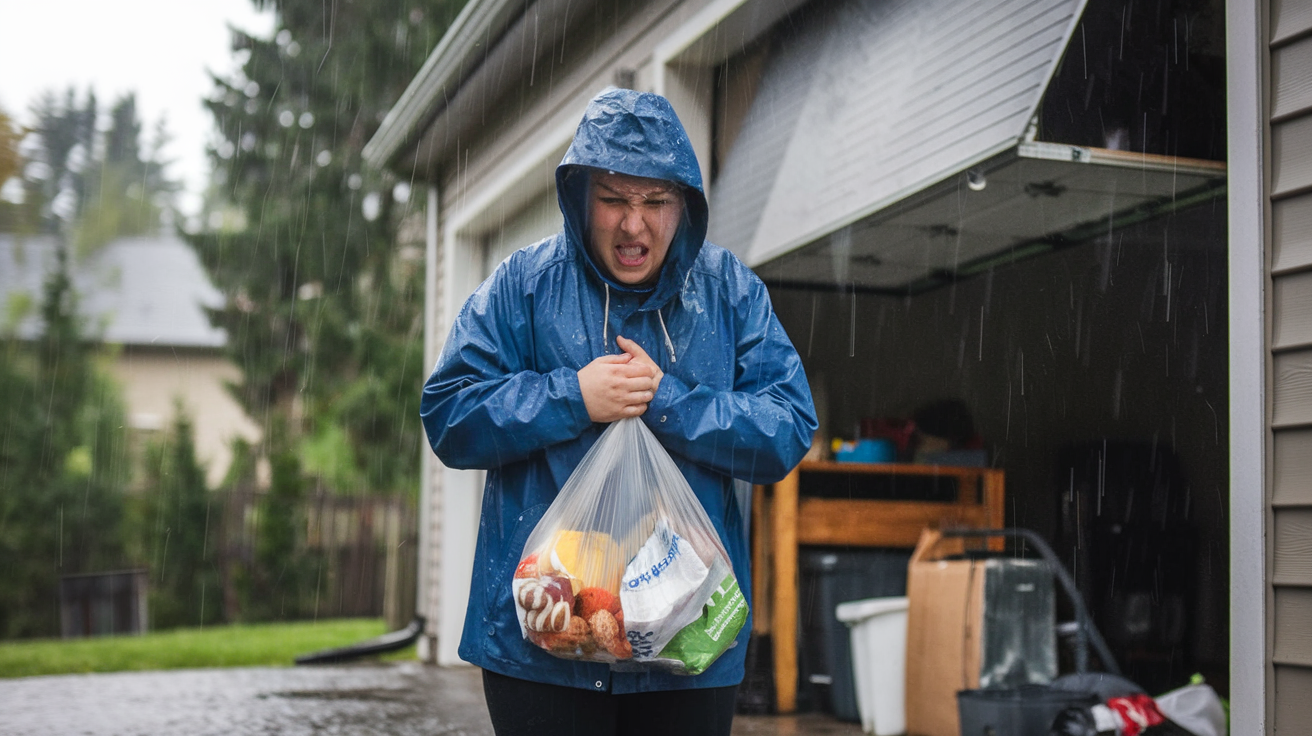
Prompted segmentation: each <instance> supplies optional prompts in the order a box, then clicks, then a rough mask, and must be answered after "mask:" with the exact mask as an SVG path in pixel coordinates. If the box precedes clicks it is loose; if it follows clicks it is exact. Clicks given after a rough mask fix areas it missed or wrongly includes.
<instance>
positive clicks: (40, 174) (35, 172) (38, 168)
mask: <svg viewBox="0 0 1312 736" xmlns="http://www.w3.org/2000/svg"><path fill="white" fill-rule="evenodd" d="M50 172H51V169H50V165H49V164H47V163H46V162H44V161H33V162H32V163H30V164H28V165H27V169H26V170H25V173H26V174H27V178H29V179H36V180H37V181H45V180H46V179H49V178H50Z"/></svg>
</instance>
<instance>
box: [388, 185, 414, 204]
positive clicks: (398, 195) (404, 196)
mask: <svg viewBox="0 0 1312 736" xmlns="http://www.w3.org/2000/svg"><path fill="white" fill-rule="evenodd" d="M392 199H395V200H396V201H398V202H400V203H402V204H404V203H406V202H409V201H410V185H409V184H407V183H406V182H403V181H402V182H397V184H396V186H394V187H392Z"/></svg>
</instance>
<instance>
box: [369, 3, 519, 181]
mask: <svg viewBox="0 0 1312 736" xmlns="http://www.w3.org/2000/svg"><path fill="white" fill-rule="evenodd" d="M526 5H527V2H526V0H469V2H468V3H467V4H466V5H465V7H464V9H463V10H461V11H460V14H459V15H457V16H456V19H455V20H454V21H453V22H452V23H451V27H450V28H448V29H447V31H446V33H445V34H444V35H443V36H442V40H440V41H438V43H437V47H436V48H434V49H433V53H431V54H429V55H428V59H427V60H426V61H425V62H424V65H423V67H421V68H420V70H419V73H418V74H416V75H415V77H414V79H412V80H410V84H409V85H408V86H407V87H406V89H405V92H403V93H402V94H401V98H400V99H398V100H397V101H396V104H395V105H393V106H392V109H390V110H388V112H387V116H386V117H385V118H383V122H382V125H380V126H379V128H378V130H377V132H375V133H374V135H373V137H372V138H370V139H369V142H368V143H366V144H365V147H364V151H363V156H364V160H365V163H366V164H367V165H369V166H371V167H374V168H380V169H381V168H387V167H389V166H391V165H392V164H393V163H394V162H395V161H396V159H397V157H399V156H400V155H401V153H402V152H403V150H404V149H405V148H407V147H408V146H412V145H414V144H415V141H416V140H417V139H418V137H419V136H420V135H421V134H422V133H423V130H424V128H425V127H426V126H427V125H428V123H429V122H430V121H431V120H432V119H433V118H434V117H435V116H436V115H437V114H438V113H439V112H440V111H441V110H442V108H443V107H445V106H446V102H447V100H449V99H450V98H451V95H452V93H454V91H455V88H456V87H458V86H459V84H460V83H461V81H462V80H463V79H464V78H465V77H466V76H467V75H468V74H469V73H470V72H472V71H473V69H474V68H475V67H477V66H478V64H477V63H473V64H471V63H470V62H471V61H475V57H476V55H478V54H480V53H486V52H487V50H488V46H489V45H490V43H491V42H493V41H495V39H496V38H498V37H499V36H500V34H501V32H502V31H504V30H505V29H506V27H507V26H509V25H510V23H511V22H512V21H513V20H514V19H515V18H516V17H518V16H519V15H520V14H521V13H522V12H523V10H524V8H525V7H526Z"/></svg>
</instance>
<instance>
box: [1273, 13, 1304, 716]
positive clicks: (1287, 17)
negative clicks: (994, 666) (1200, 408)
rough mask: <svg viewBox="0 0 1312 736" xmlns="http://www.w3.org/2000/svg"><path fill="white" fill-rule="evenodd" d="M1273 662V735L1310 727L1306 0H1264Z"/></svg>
mask: <svg viewBox="0 0 1312 736" xmlns="http://www.w3.org/2000/svg"><path fill="white" fill-rule="evenodd" d="M1269 19H1270V28H1271V42H1270V58H1269V62H1268V63H1269V67H1268V71H1269V77H1268V79H1269V87H1268V90H1267V91H1268V95H1269V96H1268V98H1267V99H1268V100H1269V114H1270V128H1269V136H1270V137H1269V139H1268V140H1269V144H1270V148H1269V151H1270V156H1271V158H1270V169H1269V171H1270V180H1269V184H1268V187H1269V188H1268V192H1269V196H1270V199H1271V220H1270V232H1271V275H1272V279H1271V289H1272V291H1271V311H1270V316H1269V319H1270V329H1271V333H1270V334H1271V351H1272V355H1273V358H1272V360H1273V372H1272V379H1273V386H1272V400H1273V407H1272V417H1271V429H1272V441H1273V447H1272V449H1273V453H1274V457H1273V458H1272V459H1273V463H1272V476H1271V523H1272V527H1271V531H1272V533H1271V535H1270V540H1271V558H1270V559H1271V568H1270V582H1271V585H1272V587H1273V589H1274V597H1273V607H1272V613H1271V625H1272V631H1273V639H1272V642H1271V646H1272V652H1271V661H1272V665H1273V668H1274V683H1273V684H1274V693H1273V701H1274V708H1273V711H1274V712H1273V713H1272V716H1273V719H1272V720H1273V723H1272V725H1273V726H1274V729H1272V731H1273V732H1274V733H1277V734H1293V733H1300V734H1302V733H1312V0H1272V3H1271V6H1270V16H1269Z"/></svg>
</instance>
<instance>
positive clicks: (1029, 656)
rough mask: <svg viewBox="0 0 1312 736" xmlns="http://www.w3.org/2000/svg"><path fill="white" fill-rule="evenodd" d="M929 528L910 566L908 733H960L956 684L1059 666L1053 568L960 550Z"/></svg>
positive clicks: (1044, 675)
mask: <svg viewBox="0 0 1312 736" xmlns="http://www.w3.org/2000/svg"><path fill="white" fill-rule="evenodd" d="M962 552H964V546H963V544H962V540H960V539H948V540H944V539H943V538H942V536H941V535H940V534H939V533H938V532H936V531H932V530H926V531H925V532H924V533H923V534H922V535H921V538H920V542H919V543H918V544H917V545H916V551H915V552H914V553H913V554H912V556H911V562H910V564H909V565H908V568H907V599H908V606H907V654H906V657H907V665H906V673H907V674H906V677H907V682H906V699H907V700H906V717H907V733H908V734H911V735H912V736H959V734H960V728H961V727H960V723H959V720H958V714H957V691H959V690H973V689H976V688H981V687H1017V686H1019V685H1021V684H1025V683H1040V684H1041V683H1046V682H1049V681H1051V680H1052V678H1053V677H1055V676H1056V674H1057V653H1056V652H1057V649H1056V630H1055V615H1056V604H1055V598H1054V593H1053V586H1052V574H1051V571H1049V570H1048V568H1047V566H1046V565H1045V564H1043V563H1042V562H1036V561H1032V560H1015V559H1009V558H989V559H944V557H950V556H952V555H960V554H961V553H962Z"/></svg>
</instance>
